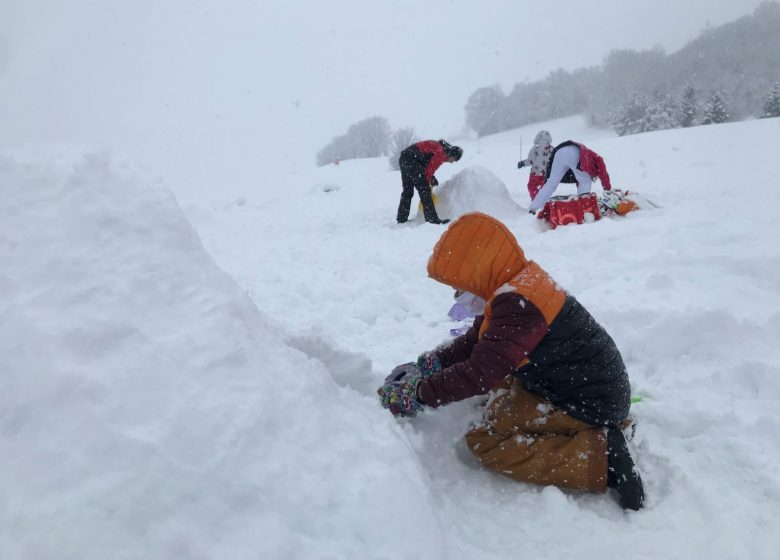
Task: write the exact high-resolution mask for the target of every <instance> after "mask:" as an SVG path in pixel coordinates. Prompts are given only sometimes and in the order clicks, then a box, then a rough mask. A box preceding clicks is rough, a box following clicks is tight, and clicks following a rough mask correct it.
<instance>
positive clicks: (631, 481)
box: [377, 212, 644, 510]
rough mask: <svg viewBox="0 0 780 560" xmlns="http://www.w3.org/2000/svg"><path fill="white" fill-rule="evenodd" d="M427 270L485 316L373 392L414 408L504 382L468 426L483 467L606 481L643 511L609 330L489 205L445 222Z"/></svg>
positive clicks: (399, 412) (526, 478)
mask: <svg viewBox="0 0 780 560" xmlns="http://www.w3.org/2000/svg"><path fill="white" fill-rule="evenodd" d="M428 275H429V276H430V277H431V278H433V279H434V280H437V281H438V282H441V283H443V284H446V285H448V286H451V287H453V288H455V289H456V290H457V291H458V292H460V293H465V292H468V293H469V294H471V296H472V300H473V299H476V301H477V302H478V303H479V304H482V309H481V310H480V311H479V313H480V315H478V316H477V317H476V319H475V321H474V325H473V326H472V328H471V329H469V331H468V332H467V333H466V334H464V335H462V336H460V337H459V338H457V339H455V340H454V341H453V342H452V343H450V344H449V345H446V346H440V347H439V348H437V349H435V350H433V351H431V352H426V353H424V354H422V355H421V356H420V357H419V358H418V359H417V362H416V363H413V362H412V363H407V364H402V365H400V366H398V367H396V368H395V369H394V370H393V372H392V373H391V374H390V375H389V376H388V378H387V379H385V383H384V385H383V386H382V387H380V388H379V389H378V391H377V392H378V394H379V397H380V401H381V404H382V406H384V407H385V408H388V409H389V410H390V411H391V412H392V413H393V414H394V415H396V416H414V415H415V414H416V413H417V412H419V411H421V410H423V409H424V408H425V407H432V408H436V407H439V406H442V405H446V404H447V403H450V402H453V401H459V400H462V399H466V398H469V397H472V396H475V395H484V394H486V393H488V392H489V391H491V390H492V389H497V388H501V387H503V388H509V391H503V394H502V395H500V396H498V397H497V398H495V399H494V400H493V401H492V402H490V404H488V405H487V406H486V408H485V410H484V419H483V421H482V422H480V423H478V424H476V425H474V426H472V427H471V429H470V430H469V431H468V433H467V434H466V443H467V445H468V447H469V449H470V450H471V452H472V453H473V454H474V455H475V456H476V458H477V459H479V461H480V462H481V463H482V464H483V465H485V466H486V467H488V468H490V469H492V470H494V471H496V472H498V473H500V474H502V475H504V476H508V477H510V478H513V479H515V480H519V481H522V482H531V483H535V484H543V485H553V486H558V487H560V488H571V489H578V490H589V491H595V492H605V491H606V489H607V488H608V487H611V488H614V489H616V491H617V498H618V502H619V503H620V505H621V506H622V507H623V508H624V509H632V510H637V509H639V508H641V507H642V503H643V501H644V490H643V488H642V480H641V478H640V476H639V473H638V472H637V470H636V469H635V466H634V462H633V460H632V458H631V454H630V453H629V450H628V445H627V443H626V439H625V437H624V434H623V430H622V428H623V427H627V426H628V425H630V421H629V420H628V412H629V407H630V386H629V380H628V373H627V372H626V368H625V365H624V364H623V359H622V357H621V355H620V352H619V351H618V349H617V346H616V345H615V342H614V341H613V340H612V338H611V337H610V336H609V334H607V332H606V331H605V330H604V328H603V327H602V326H601V325H599V324H598V323H597V322H596V320H595V319H594V318H593V317H592V316H591V315H590V313H588V311H587V310H586V309H585V308H584V307H583V306H582V305H581V304H580V303H579V302H578V301H577V300H576V299H575V297H574V296H572V295H571V294H568V293H567V292H565V291H564V290H563V289H562V288H560V287H559V286H558V284H556V283H555V281H554V280H553V279H552V278H551V277H550V276H549V275H548V274H547V273H546V272H545V271H544V270H543V269H542V268H541V267H540V266H539V265H538V264H536V263H535V262H533V261H531V260H528V259H526V257H525V255H524V253H523V250H522V249H521V247H520V246H519V245H518V243H517V240H516V239H515V237H514V235H512V233H511V232H510V231H509V229H507V227H506V226H505V225H504V224H502V223H501V222H499V221H498V220H496V219H495V218H492V217H490V216H488V215H486V214H482V213H479V212H475V213H471V214H466V215H464V216H462V217H460V218H459V219H457V220H456V221H455V222H453V223H452V224H451V225H450V226H449V227H448V229H447V231H445V232H444V234H443V235H442V236H441V239H439V241H438V243H437V244H436V246H435V247H434V249H433V254H432V255H431V257H430V259H429V260H428ZM458 292H456V293H458Z"/></svg>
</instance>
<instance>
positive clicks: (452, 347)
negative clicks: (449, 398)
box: [435, 315, 485, 369]
mask: <svg viewBox="0 0 780 560" xmlns="http://www.w3.org/2000/svg"><path fill="white" fill-rule="evenodd" d="M484 319H485V317H484V316H483V315H477V317H476V318H475V319H474V324H473V325H472V326H471V327H470V328H469V330H467V331H466V332H465V333H464V334H462V335H461V336H459V337H458V338H456V339H455V340H453V341H452V343H451V344H448V345H447V346H440V347H439V348H437V349H436V351H435V353H436V356H438V358H439V361H440V362H441V367H442V369H444V368H448V367H450V366H451V365H453V364H457V363H458V362H462V361H463V360H466V359H468V357H469V356H471V351H472V350H473V349H474V345H475V344H476V343H477V340H478V339H479V327H480V326H482V321H483V320H484Z"/></svg>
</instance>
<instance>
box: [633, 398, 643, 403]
mask: <svg viewBox="0 0 780 560" xmlns="http://www.w3.org/2000/svg"><path fill="white" fill-rule="evenodd" d="M638 402H642V397H631V404H634V403H638Z"/></svg>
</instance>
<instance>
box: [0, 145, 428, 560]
mask: <svg viewBox="0 0 780 560" xmlns="http://www.w3.org/2000/svg"><path fill="white" fill-rule="evenodd" d="M41 161H44V162H46V164H43V163H40V162H41ZM0 197H1V198H2V200H3V205H2V206H1V207H0V224H2V225H0V372H2V374H1V375H0V455H2V457H3V460H2V461H0V495H2V496H3V500H2V504H1V505H0V557H1V558H4V559H17V558H80V559H103V558H178V559H190V558H222V559H230V558H246V557H247V556H248V555H249V556H253V557H257V558H325V557H328V558H357V557H361V558H365V557H382V558H385V557H389V556H391V552H392V550H393V547H394V546H395V545H397V542H396V541H397V538H398V537H399V536H400V535H403V537H404V539H405V540H406V539H408V542H413V543H415V544H414V553H415V554H416V555H417V556H415V557H420V558H431V557H437V551H441V549H442V545H441V532H440V529H439V526H438V522H437V520H436V516H435V515H434V513H433V511H432V509H431V506H430V505H429V498H428V496H429V490H428V482H427V480H426V479H425V475H424V474H423V472H422V470H421V468H420V466H419V464H418V462H417V460H416V459H415V455H414V453H413V451H412V448H411V445H410V443H409V441H408V439H407V438H406V436H405V434H404V433H403V431H402V429H401V428H400V427H399V425H398V424H397V423H396V422H395V421H394V420H393V419H392V417H391V416H390V415H389V414H387V413H386V412H385V411H383V410H381V409H380V408H379V407H378V406H377V404H376V396H375V395H373V394H368V393H369V390H368V387H369V386H370V384H369V383H367V382H365V377H363V378H361V372H362V374H363V375H366V376H367V375H370V373H371V372H370V369H371V364H370V361H368V360H366V359H365V358H362V357H360V356H350V355H348V353H345V352H343V351H339V350H337V349H333V348H330V347H329V346H328V344H327V343H326V342H323V341H322V340H309V341H304V342H301V341H300V340H299V341H298V342H297V346H298V347H299V349H295V348H293V347H292V346H290V345H289V344H287V343H286V342H284V340H283V334H282V333H279V332H278V328H272V326H271V325H269V322H268V320H267V319H266V317H265V316H264V315H263V314H262V313H260V312H259V311H258V309H257V308H256V307H255V305H254V304H253V303H252V302H251V301H250V300H249V298H248V297H247V295H246V294H245V293H244V292H243V291H242V290H240V289H239V288H238V286H237V285H236V283H235V282H234V281H233V280H232V279H231V278H230V277H228V276H227V275H226V274H224V273H223V272H222V271H221V270H220V269H219V268H218V267H217V266H216V265H215V264H214V262H213V261H212V259H211V257H210V256H209V255H208V254H207V253H206V252H205V251H204V249H203V247H202V246H201V242H200V239H199V238H198V236H197V235H196V233H195V232H194V230H193V229H192V227H191V226H190V224H189V223H188V222H187V220H186V219H185V218H184V216H183V214H182V212H181V210H180V208H179V206H178V205H177V203H176V201H175V200H174V198H173V196H172V195H171V194H170V193H169V191H167V190H165V189H163V188H161V187H160V186H159V185H154V184H151V185H150V180H149V179H148V178H147V177H146V176H145V174H144V173H142V172H140V171H139V170H138V169H136V168H135V167H133V166H132V165H129V164H127V163H123V162H119V161H117V160H116V159H114V158H112V157H110V156H108V155H105V154H94V153H80V154H79V155H78V156H74V157H71V158H62V157H59V156H58V157H53V156H52V155H51V154H41V155H38V156H37V157H30V156H29V155H28V156H26V157H24V158H22V156H20V155H19V154H18V153H17V154H0ZM344 363H345V364H347V366H348V367H349V368H350V371H349V372H348V377H347V378H345V377H344V374H343V373H342V375H341V377H339V375H336V374H335V373H334V371H332V369H331V368H334V369H337V368H338V366H339V364H344ZM355 387H358V389H355ZM368 424H370V426H371V427H370V429H369V428H368V427H367V425H368ZM325 442H327V443H325ZM396 512H397V513H396ZM388 527H390V528H391V529H390V530H388ZM367 551H370V552H368V553H367ZM374 555H375V556H374Z"/></svg>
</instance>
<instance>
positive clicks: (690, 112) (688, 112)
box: [678, 83, 699, 128]
mask: <svg viewBox="0 0 780 560" xmlns="http://www.w3.org/2000/svg"><path fill="white" fill-rule="evenodd" d="M698 113H699V107H698V100H697V98H696V89H695V88H694V87H693V84H690V83H689V84H687V85H686V86H685V89H683V92H682V98H681V99H680V113H679V117H678V121H679V123H680V126H682V127H683V128H688V127H690V126H693V125H695V124H696V117H697V115H698Z"/></svg>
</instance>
